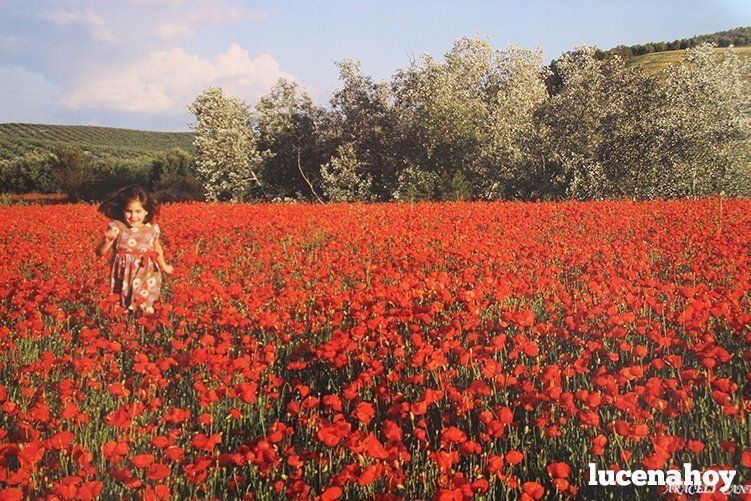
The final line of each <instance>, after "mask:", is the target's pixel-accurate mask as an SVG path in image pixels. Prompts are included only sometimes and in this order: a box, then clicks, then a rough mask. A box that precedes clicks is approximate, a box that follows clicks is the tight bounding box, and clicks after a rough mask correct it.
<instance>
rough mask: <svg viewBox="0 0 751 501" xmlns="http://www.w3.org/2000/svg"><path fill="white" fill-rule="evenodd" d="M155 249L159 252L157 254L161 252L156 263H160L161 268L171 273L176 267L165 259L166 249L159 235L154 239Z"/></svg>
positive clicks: (168, 273)
mask: <svg viewBox="0 0 751 501" xmlns="http://www.w3.org/2000/svg"><path fill="white" fill-rule="evenodd" d="M154 250H155V251H156V252H157V254H159V256H158V257H157V258H156V263H157V264H158V265H159V268H161V270H162V271H163V272H165V273H166V274H167V275H171V274H172V272H173V271H174V268H173V267H172V266H170V265H169V264H167V262H166V261H165V260H164V250H163V249H162V244H160V243H159V236H158V235H157V237H156V239H155V240H154Z"/></svg>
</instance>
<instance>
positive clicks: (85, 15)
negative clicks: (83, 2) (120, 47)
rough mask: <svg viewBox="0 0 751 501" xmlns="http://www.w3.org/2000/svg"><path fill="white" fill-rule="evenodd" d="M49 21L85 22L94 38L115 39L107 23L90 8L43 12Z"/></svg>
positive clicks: (56, 22) (63, 22)
mask: <svg viewBox="0 0 751 501" xmlns="http://www.w3.org/2000/svg"><path fill="white" fill-rule="evenodd" d="M42 17H44V18H45V19H47V20H48V21H50V22H52V23H54V24H58V25H64V24H83V25H86V26H87V27H88V29H89V34H90V35H91V37H92V38H93V39H94V40H103V41H106V42H111V41H113V40H114V39H115V37H114V36H113V35H112V32H111V31H110V28H109V26H108V25H107V23H106V22H105V21H104V19H102V18H101V17H99V15H97V14H96V13H94V12H93V11H90V10H86V11H81V10H64V9H55V10H50V11H47V12H45V13H44V14H42Z"/></svg>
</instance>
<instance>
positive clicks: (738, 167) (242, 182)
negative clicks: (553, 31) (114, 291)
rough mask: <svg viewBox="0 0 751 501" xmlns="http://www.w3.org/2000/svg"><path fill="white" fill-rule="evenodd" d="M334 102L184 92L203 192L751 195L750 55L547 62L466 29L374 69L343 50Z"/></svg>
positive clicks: (705, 50)
mask: <svg viewBox="0 0 751 501" xmlns="http://www.w3.org/2000/svg"><path fill="white" fill-rule="evenodd" d="M339 68H340V78H341V82H342V86H341V88H340V89H339V90H338V91H336V93H335V94H334V95H333V97H332V98H331V102H330V104H331V106H330V109H328V110H326V109H323V108H320V107H317V106H315V105H314V104H313V102H312V101H311V99H310V97H309V96H308V95H307V93H306V92H305V91H304V90H302V89H301V88H300V87H299V86H297V84H295V83H294V82H290V81H287V80H280V81H279V82H278V83H277V85H276V86H274V88H273V89H272V90H271V91H270V92H269V94H267V95H266V96H264V97H263V98H262V99H260V100H259V101H258V103H257V104H256V106H255V107H254V109H253V110H251V109H249V108H248V107H247V105H245V104H244V103H243V102H241V101H239V100H238V99H235V98H231V97H227V96H225V95H224V94H223V92H222V90H221V89H220V88H209V89H207V90H206V91H204V92H203V93H202V94H201V95H199V96H198V97H197V98H196V99H195V101H194V102H193V103H192V105H191V110H192V112H193V113H194V114H195V115H196V118H197V125H196V133H197V136H196V141H195V145H196V150H197V156H196V165H197V172H198V178H199V180H200V181H201V183H202V184H203V186H204V187H205V190H206V195H207V198H208V199H210V200H226V199H231V200H238V201H239V200H248V199H257V198H259V197H267V198H295V199H308V200H324V199H325V200H330V201H352V200H365V201H378V200H394V199H396V200H418V199H442V200H451V199H499V198H513V199H561V198H578V199H599V198H608V197H634V198H653V197H667V198H672V197H684V196H706V195H712V194H719V193H725V194H728V195H735V196H747V195H749V194H751V172H750V171H749V157H748V155H749V151H750V150H749V146H751V142H750V140H751V121H750V120H751V118H750V117H751V115H749V111H751V110H750V108H749V105H750V104H751V92H749V87H748V85H749V80H748V79H749V77H750V76H751V73H749V67H748V64H747V63H746V62H744V61H743V60H741V59H740V58H739V57H738V55H737V53H736V52H735V51H733V50H732V48H731V49H728V50H726V51H723V52H722V53H716V52H715V51H714V50H713V49H712V47H711V46H709V45H703V46H700V47H697V48H694V49H690V50H688V51H686V54H685V56H684V58H683V61H682V62H681V63H680V64H675V65H673V66H669V67H668V68H667V69H666V70H665V72H664V73H663V75H661V76H660V77H650V76H647V75H646V74H645V73H644V72H643V71H642V70H641V69H639V68H637V67H632V66H628V65H626V63H625V62H624V61H623V60H622V59H620V58H618V57H612V58H609V59H605V60H601V59H598V58H597V54H596V49H594V48H589V47H581V48H577V49H575V50H573V51H571V52H569V53H566V54H564V55H563V56H562V57H561V58H560V59H558V60H557V61H554V63H553V64H551V65H550V66H547V67H546V66H543V64H542V54H541V52H540V51H539V50H538V51H531V50H527V49H524V48H519V47H510V48H508V49H505V50H496V49H494V48H493V47H492V46H491V45H490V44H489V43H488V42H487V41H485V40H482V39H466V38H464V39H460V40H458V41H457V42H456V43H455V44H454V46H453V48H452V49H451V50H450V51H449V52H448V53H447V54H445V57H444V60H443V61H438V60H435V59H433V58H430V57H428V56H424V57H423V58H422V59H421V60H419V61H414V62H412V64H410V65H409V67H408V68H406V69H402V70H399V71H397V72H396V74H395V75H394V77H393V79H392V81H391V82H388V83H387V82H374V81H373V80H372V79H371V78H369V77H367V76H365V75H363V74H362V73H361V71H360V66H359V64H357V63H353V62H351V61H345V62H342V63H339Z"/></svg>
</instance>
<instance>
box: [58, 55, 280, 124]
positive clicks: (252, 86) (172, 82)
mask: <svg viewBox="0 0 751 501" xmlns="http://www.w3.org/2000/svg"><path fill="white" fill-rule="evenodd" d="M280 77H285V78H288V79H291V80H294V78H293V77H292V76H291V75H289V74H288V73H285V72H283V71H281V70H280V68H279V64H278V63H277V61H276V60H275V59H274V58H273V57H271V56H270V55H268V54H261V55H259V56H258V57H256V58H255V59H253V58H251V57H250V54H249V53H248V51H247V50H245V49H243V48H242V47H240V46H238V45H237V44H232V45H230V46H229V48H228V49H227V50H226V51H225V52H224V53H222V54H217V55H216V56H214V57H213V58H202V57H200V56H197V55H195V54H189V53H187V52H185V51H184V50H183V49H182V48H178V47H175V48H172V49H170V50H165V51H152V52H150V53H149V54H148V55H147V56H145V57H144V58H142V59H140V60H138V61H136V62H134V63H132V64H130V65H128V66H126V67H124V68H121V69H116V70H112V71H109V72H108V73H107V74H102V75H100V76H99V77H96V78H92V79H91V80H89V81H87V82H86V83H85V84H83V85H80V86H79V87H78V88H76V89H75V90H74V91H73V92H72V93H70V94H69V95H68V96H66V97H65V98H64V99H63V100H62V102H63V104H65V105H66V106H68V107H69V108H73V109H80V108H94V109H103V110H116V111H129V112H142V113H175V114H177V113H185V112H186V109H187V106H188V104H189V103H190V102H191V101H192V100H193V99H194V98H195V96H197V95H198V94H199V93H200V92H201V91H202V90H203V89H204V88H205V87H207V86H212V85H213V86H216V85H219V86H221V87H222V88H223V89H224V90H225V91H226V93H227V94H229V95H232V96H236V97H239V98H241V99H243V100H245V101H246V102H248V103H253V102H254V101H255V100H257V99H258V98H259V97H260V96H262V95H263V94H265V93H266V92H268V90H269V89H270V88H271V86H272V85H273V84H274V83H275V82H276V81H277V79H279V78H280Z"/></svg>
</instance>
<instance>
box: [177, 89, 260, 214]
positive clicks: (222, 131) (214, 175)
mask: <svg viewBox="0 0 751 501" xmlns="http://www.w3.org/2000/svg"><path fill="white" fill-rule="evenodd" d="M189 109H190V111H191V112H192V113H193V114H194V115H195V116H196V125H195V131H196V137H195V140H194V143H193V144H194V145H195V147H196V171H197V174H198V179H199V181H200V182H201V184H202V185H203V187H204V190H205V193H206V199H207V200H209V201H219V200H231V201H234V202H240V201H245V200H248V199H249V198H250V197H251V196H252V194H253V190H254V189H257V188H258V187H259V186H260V182H259V178H258V176H257V175H256V169H257V168H258V167H259V166H260V165H261V163H262V161H263V158H262V156H261V154H260V153H259V152H258V150H257V149H256V142H257V134H256V133H255V132H254V131H253V130H252V128H251V126H250V119H251V116H250V111H249V110H248V107H247V105H245V103H243V102H242V101H240V100H238V99H236V98H233V97H227V96H225V95H224V92H223V91H222V89H221V87H208V88H206V89H205V90H204V91H203V92H202V93H201V94H199V95H198V96H197V97H196V98H195V99H194V100H193V102H192V103H191V104H190V107H189Z"/></svg>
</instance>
